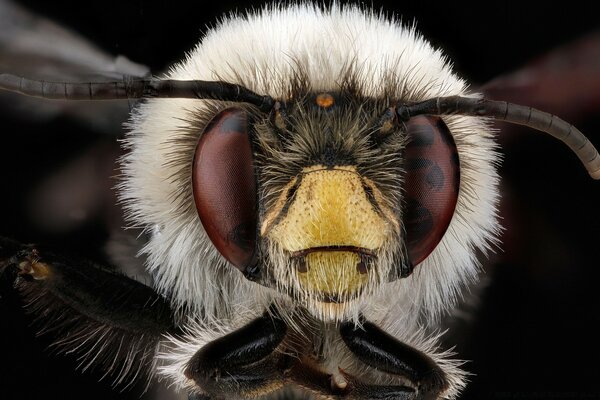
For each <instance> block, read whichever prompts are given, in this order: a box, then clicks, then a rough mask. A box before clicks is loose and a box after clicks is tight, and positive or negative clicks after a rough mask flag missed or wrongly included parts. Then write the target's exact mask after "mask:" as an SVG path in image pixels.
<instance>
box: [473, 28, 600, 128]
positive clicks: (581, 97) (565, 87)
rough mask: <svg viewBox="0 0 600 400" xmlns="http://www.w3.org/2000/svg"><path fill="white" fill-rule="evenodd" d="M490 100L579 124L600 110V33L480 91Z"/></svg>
mask: <svg viewBox="0 0 600 400" xmlns="http://www.w3.org/2000/svg"><path fill="white" fill-rule="evenodd" d="M480 90H481V91H483V93H484V94H485V96H486V97H487V98H490V99H493V100H505V101H510V102H514V103H518V104H525V105H528V106H532V107H535V108H538V109H540V110H543V111H547V112H550V113H553V114H556V115H558V116H560V117H561V118H563V119H564V120H566V121H569V122H571V123H576V122H578V121H580V120H582V119H585V118H587V117H589V115H590V114H597V113H598V112H599V111H600V32H595V33H593V34H590V35H587V36H585V37H583V38H581V39H579V40H577V41H575V42H573V43H569V44H567V45H564V46H562V47H560V48H558V49H556V50H554V51H552V52H550V53H548V54H547V55H545V56H543V57H540V58H538V59H536V60H533V61H532V62H530V63H529V64H528V65H526V66H525V67H524V68H522V69H519V70H518V71H515V72H512V73H509V74H506V75H502V76H500V77H498V78H496V79H493V80H492V81H490V82H489V83H487V84H485V85H483V86H482V87H481V88H480Z"/></svg>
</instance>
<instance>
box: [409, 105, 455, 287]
mask: <svg viewBox="0 0 600 400" xmlns="http://www.w3.org/2000/svg"><path fill="white" fill-rule="evenodd" d="M405 131H406V135H407V136H408V141H407V144H406V147H405V149H404V157H405V160H404V161H405V166H406V171H405V173H406V175H405V179H404V181H405V190H404V192H405V196H404V197H405V199H404V205H403V206H404V212H403V218H404V226H405V234H406V236H405V246H406V256H407V258H408V263H407V266H403V268H402V269H403V271H402V274H401V276H403V277H404V276H408V275H410V274H411V273H412V270H413V269H414V267H416V266H417V265H419V264H420V263H421V262H423V261H424V260H425V259H426V258H427V257H428V256H429V255H430V254H431V253H432V252H433V251H434V250H435V248H437V246H438V245H439V243H440V242H441V241H442V239H443V237H444V235H445V233H446V232H447V230H448V227H449V226H450V222H451V220H452V218H453V216H454V213H455V211H456V204H457V203H458V195H459V190H460V159H459V154H458V149H457V147H456V143H455V141H454V138H453V136H452V133H451V131H450V129H449V128H448V126H447V125H446V123H445V122H444V120H443V119H442V118H441V117H439V116H430V115H427V116H426V115H419V116H415V117H412V118H411V119H410V120H409V121H407V122H406V123H405ZM408 164H411V165H410V167H409V166H408Z"/></svg>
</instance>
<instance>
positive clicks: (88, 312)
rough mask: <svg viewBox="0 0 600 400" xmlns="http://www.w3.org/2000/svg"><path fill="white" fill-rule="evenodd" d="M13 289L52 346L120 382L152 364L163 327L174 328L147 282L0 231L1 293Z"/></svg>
mask: <svg viewBox="0 0 600 400" xmlns="http://www.w3.org/2000/svg"><path fill="white" fill-rule="evenodd" d="M15 294H16V295H17V296H16V297H19V298H21V299H22V300H24V303H25V304H26V310H27V311H28V312H29V313H30V314H32V315H33V316H34V318H35V321H36V323H37V325H39V326H40V328H41V332H43V333H49V334H51V335H52V337H53V338H54V339H55V341H54V343H53V346H54V347H55V348H57V349H58V350H62V351H64V352H68V353H71V352H73V351H76V352H77V353H78V355H79V356H80V358H79V360H81V367H82V368H83V369H86V368H87V367H88V366H91V365H92V364H93V365H94V366H98V367H100V368H102V367H104V370H105V372H106V373H107V374H108V375H113V377H114V379H115V383H117V384H119V383H124V382H125V381H123V380H122V379H124V378H125V377H131V376H134V375H135V374H136V373H137V372H139V371H140V369H141V368H143V367H147V366H150V365H152V359H153V356H154V353H155V351H156V349H157V347H158V344H159V341H160V340H161V337H162V334H164V333H166V332H175V331H176V328H175V321H174V317H173V313H172V311H171V309H170V308H169V305H168V303H167V302H166V301H165V299H163V298H162V297H161V296H159V295H158V294H157V293H155V292H154V291H153V290H152V289H151V288H150V287H148V286H145V285H143V284H141V283H139V282H137V281H135V280H133V279H130V278H128V277H126V276H124V275H121V274H119V273H116V272H114V271H112V270H109V269H105V268H103V267H100V266H98V265H95V264H91V263H89V262H85V261H81V260H77V259H74V258H65V257H62V256H59V255H56V254H52V253H51V252H49V251H45V250H43V249H41V248H39V247H36V246H32V245H23V244H20V243H18V242H15V241H13V240H10V239H6V238H2V237H0V295H1V296H4V295H6V297H12V298H14V297H15ZM15 300H16V299H15ZM145 372H150V371H145Z"/></svg>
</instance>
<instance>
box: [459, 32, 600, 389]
mask: <svg viewBox="0 0 600 400" xmlns="http://www.w3.org/2000/svg"><path fill="white" fill-rule="evenodd" d="M478 90H479V91H481V92H483V93H484V95H485V97H487V98H490V99H494V100H505V101H509V102H514V103H517V104H522V105H527V106H532V107H535V108H538V109H540V110H543V111H547V112H550V113H552V114H555V115H557V116H559V117H561V118H563V119H565V120H566V121H569V122H570V123H573V124H574V125H576V126H577V127H578V128H579V129H580V130H581V131H582V132H583V133H584V134H585V135H586V136H588V138H589V139H590V140H591V141H592V143H594V144H595V145H596V146H598V145H600V135H598V128H599V127H600V33H598V32H596V33H593V34H591V35H588V36H585V37H583V38H581V39H578V40H576V41H575V42H572V43H569V44H566V45H564V46H562V47H560V48H557V49H556V50H554V51H552V52H550V53H548V54H547V55H545V56H543V57H540V58H538V59H535V60H533V61H532V62H530V63H528V64H527V65H526V66H525V67H524V68H522V69H519V70H517V71H515V72H512V73H508V74H506V75H503V76H500V77H499V78H497V79H494V80H492V81H491V82H489V83H487V84H485V85H483V86H482V87H481V88H479V89H478ZM498 127H499V128H500V132H499V136H498V140H499V142H500V144H501V150H502V152H503V153H504V155H505V156H504V160H503V162H502V166H501V168H500V172H501V175H502V188H501V189H502V200H501V203H500V214H501V222H502V225H503V226H504V228H505V230H504V232H503V235H502V237H501V242H502V245H501V248H502V250H501V251H498V252H497V254H496V255H494V256H493V258H492V259H491V260H489V263H487V264H486V265H485V269H486V270H488V274H487V275H486V276H487V277H489V278H490V282H489V286H488V287H487V288H486V289H485V291H484V292H482V297H481V299H480V303H479V304H478V305H477V309H476V310H475V311H474V312H473V313H474V314H475V318H474V319H473V321H472V322H473V323H472V325H471V327H470V329H471V332H470V333H468V334H463V335H462V336H461V337H460V338H459V339H458V341H456V342H454V343H458V344H459V348H458V351H459V353H460V354H461V355H464V356H465V358H467V359H476V360H477V361H476V362H475V363H473V364H472V365H473V367H472V368H471V369H470V372H472V373H473V376H474V377H475V378H474V379H473V381H472V383H471V385H470V386H469V387H468V388H467V390H466V392H465V393H464V398H466V399H478V398H484V397H487V396H489V393H490V388H502V390H506V393H514V392H513V391H516V390H524V391H523V393H534V392H527V391H528V390H529V391H530V390H532V388H544V389H543V390H544V391H548V392H547V393H566V392H567V391H569V390H571V389H573V387H572V385H571V384H570V383H569V382H574V381H577V382H578V383H581V384H578V386H577V388H576V389H573V390H574V391H575V392H576V393H578V394H579V393H587V392H588V391H589V392H591V391H594V390H596V389H597V386H596V384H595V383H592V381H590V380H589V379H590V378H589V377H591V376H598V373H599V369H598V364H597V363H596V362H595V359H594V358H593V357H591V358H590V357H589V343H590V342H593V341H594V340H596V338H595V336H594V335H595V332H592V331H593V330H590V329H588V326H595V324H597V323H598V322H599V321H600V314H598V313H597V305H598V300H597V282H598V279H599V270H598V268H597V266H598V260H599V259H600V246H598V244H599V238H600V209H599V208H598V200H599V199H600V186H599V185H598V183H597V182H594V181H592V180H591V179H589V177H588V176H587V174H586V173H585V171H583V170H581V168H579V165H578V162H577V159H576V157H575V156H574V155H573V154H571V153H570V152H568V151H566V150H565V148H564V146H563V145H562V144H561V143H559V142H557V141H555V140H552V139H551V138H548V137H545V136H544V135H539V134H538V133H537V132H535V131H533V130H531V129H527V128H524V127H522V126H517V125H511V124H498ZM467 309H468V308H467ZM582 321H585V322H584V323H582ZM453 322H454V325H455V326H457V327H458V328H461V327H463V325H465V324H464V323H462V322H461V321H460V320H458V322H456V320H455V321H453ZM463 333H464V332H463ZM455 338H457V336H455ZM557 343H564V344H565V346H564V347H563V346H560V345H559V346H557ZM548 357H551V358H552V359H553V360H557V361H558V360H559V364H561V365H577V366H578V368H577V371H575V370H569V371H564V370H563V372H564V373H561V379H560V380H555V379H553V377H554V376H555V375H554V373H555V371H556V370H555V369H554V363H548V362H547V360H548V359H549V358H548ZM517 359H518V362H515V360H517ZM551 364H552V365H551ZM497 371H510V376H509V377H508V378H506V377H502V376H500V375H501V374H497ZM532 371H535V373H532Z"/></svg>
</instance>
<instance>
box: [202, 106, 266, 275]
mask: <svg viewBox="0 0 600 400" xmlns="http://www.w3.org/2000/svg"><path fill="white" fill-rule="evenodd" d="M192 186H193V191H194V201H195V203H196V209H197V210H198V215H199V216H200V221H201V222H202V225H203V226H204V230H205V231H206V233H207V234H208V237H209V238H210V240H211V241H212V243H213V244H214V245H215V247H216V248H217V250H218V251H219V253H221V255H223V257H225V258H226V259H227V260H228V261H229V262H230V263H232V264H233V265H235V266H236V267H237V268H239V269H240V270H242V271H244V270H245V269H246V268H247V267H248V266H250V265H251V264H252V262H253V257H254V249H255V243H256V218H257V208H256V181H255V176H254V166H253V161H252V146H251V143H250V137H249V135H248V117H247V115H246V112H245V111H243V110H241V109H238V108H228V109H226V110H223V111H221V112H220V113H218V114H217V115H215V117H214V118H213V119H212V120H211V121H210V123H209V124H208V125H207V127H206V129H205V130H204V133H203V134H202V136H201V137H200V140H199V141H198V145H197V146H196V153H195V154H194V162H193V171H192Z"/></svg>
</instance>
